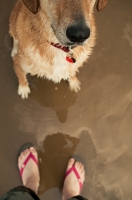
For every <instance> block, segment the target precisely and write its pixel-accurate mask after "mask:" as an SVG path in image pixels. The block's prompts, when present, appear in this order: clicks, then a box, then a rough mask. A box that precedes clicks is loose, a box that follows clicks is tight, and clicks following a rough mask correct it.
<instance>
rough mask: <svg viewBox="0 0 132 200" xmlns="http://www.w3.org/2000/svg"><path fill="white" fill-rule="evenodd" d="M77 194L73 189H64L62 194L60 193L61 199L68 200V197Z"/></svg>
mask: <svg viewBox="0 0 132 200" xmlns="http://www.w3.org/2000/svg"><path fill="white" fill-rule="evenodd" d="M77 195H79V194H78V192H76V191H74V190H70V191H68V190H67V191H66V190H65V191H64V193H63V195H62V199H63V200H68V199H70V198H72V197H74V196H77Z"/></svg>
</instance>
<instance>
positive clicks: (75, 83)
mask: <svg viewBox="0 0 132 200" xmlns="http://www.w3.org/2000/svg"><path fill="white" fill-rule="evenodd" d="M80 85H81V83H80V81H79V80H78V79H77V78H72V79H70V81H69V86H70V90H71V91H74V92H78V91H79V90H80V89H81V87H80Z"/></svg>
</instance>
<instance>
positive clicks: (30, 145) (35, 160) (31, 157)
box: [18, 143, 38, 177]
mask: <svg viewBox="0 0 132 200" xmlns="http://www.w3.org/2000/svg"><path fill="white" fill-rule="evenodd" d="M30 147H34V146H33V144H31V143H28V144H25V145H24V146H22V147H21V149H20V150H19V154H18V156H20V154H21V153H22V152H23V151H24V150H26V149H29V148H30ZM30 159H32V160H33V161H34V162H35V163H36V165H37V166H38V160H37V159H36V158H35V156H34V155H33V154H32V153H31V152H30V154H29V155H28V156H27V158H26V159H25V161H24V162H23V164H22V166H21V168H20V169H19V172H20V176H21V177H22V174H23V171H24V169H25V167H26V165H27V163H28V161H29V160H30Z"/></svg>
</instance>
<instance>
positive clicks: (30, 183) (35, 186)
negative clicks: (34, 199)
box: [24, 180, 39, 194]
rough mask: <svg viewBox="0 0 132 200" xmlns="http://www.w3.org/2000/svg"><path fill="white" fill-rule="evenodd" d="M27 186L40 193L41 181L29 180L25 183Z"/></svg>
mask: <svg viewBox="0 0 132 200" xmlns="http://www.w3.org/2000/svg"><path fill="white" fill-rule="evenodd" d="M24 186H25V187H27V188H29V189H31V190H33V191H34V192H35V193H36V194H37V193H38V187H39V183H38V182H35V181H34V180H33V181H32V180H27V181H26V183H25V184H24Z"/></svg>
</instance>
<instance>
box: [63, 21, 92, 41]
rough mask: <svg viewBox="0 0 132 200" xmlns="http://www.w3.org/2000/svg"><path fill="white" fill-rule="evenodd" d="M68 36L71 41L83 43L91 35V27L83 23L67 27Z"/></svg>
mask: <svg viewBox="0 0 132 200" xmlns="http://www.w3.org/2000/svg"><path fill="white" fill-rule="evenodd" d="M66 36H67V38H68V39H69V40H70V41H71V42H76V43H83V42H84V41H85V40H86V39H88V38H89V37H90V29H89V27H87V26H86V25H83V24H82V25H81V24H79V25H78V24H76V25H72V26H69V27H68V28H67V30H66Z"/></svg>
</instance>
